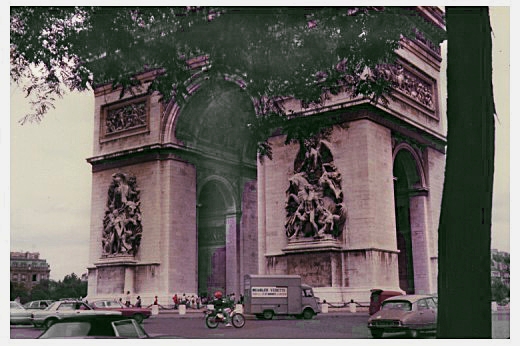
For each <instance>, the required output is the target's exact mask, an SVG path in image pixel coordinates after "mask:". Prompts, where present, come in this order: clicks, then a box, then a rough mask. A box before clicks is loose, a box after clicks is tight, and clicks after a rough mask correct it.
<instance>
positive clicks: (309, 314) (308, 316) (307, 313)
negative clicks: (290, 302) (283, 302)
mask: <svg viewBox="0 0 520 346" xmlns="http://www.w3.org/2000/svg"><path fill="white" fill-rule="evenodd" d="M313 317H314V311H312V310H311V309H308V308H307V309H305V310H303V318H304V319H305V320H310V319H311V318H313Z"/></svg>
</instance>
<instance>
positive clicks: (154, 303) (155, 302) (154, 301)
mask: <svg viewBox="0 0 520 346" xmlns="http://www.w3.org/2000/svg"><path fill="white" fill-rule="evenodd" d="M153 305H159V301H158V299H157V296H155V299H154V300H153Z"/></svg>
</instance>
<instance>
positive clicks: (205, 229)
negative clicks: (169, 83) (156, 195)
mask: <svg viewBox="0 0 520 346" xmlns="http://www.w3.org/2000/svg"><path fill="white" fill-rule="evenodd" d="M176 112H177V113H176V114H173V116H174V117H175V120H172V121H171V122H170V123H171V124H175V130H174V133H175V137H174V138H172V142H175V141H180V142H181V143H182V145H183V147H184V148H185V152H184V154H183V155H184V157H185V158H186V160H187V161H189V162H190V163H192V164H194V166H195V167H196V171H197V182H196V185H197V191H198V192H197V243H198V246H197V253H196V254H194V255H195V256H196V258H197V263H198V264H197V268H198V278H197V280H198V283H197V287H198V293H199V294H200V295H204V294H212V293H213V292H214V291H215V290H217V289H218V290H222V291H223V292H226V293H233V292H239V290H240V281H241V276H242V274H243V273H242V272H241V270H243V267H244V264H243V256H242V254H241V253H240V252H239V250H240V244H241V243H243V242H244V240H243V239H242V238H241V233H240V232H241V222H242V220H241V217H242V215H243V214H244V212H242V210H241V208H242V205H241V204H242V199H243V198H244V196H243V194H244V193H245V192H244V190H245V184H246V183H247V182H250V181H254V180H255V179H256V143H254V142H253V141H252V140H251V134H250V133H249V130H248V128H247V125H248V124H249V123H251V121H252V119H254V117H255V112H254V106H253V103H252V100H251V98H250V97H249V95H248V94H247V93H246V92H244V90H242V89H241V88H240V87H239V86H237V85H236V84H235V83H233V82H229V81H226V80H224V79H215V80H206V81H204V82H202V84H201V85H198V86H197V89H196V91H195V92H194V93H193V94H192V95H191V96H190V97H189V99H188V100H187V102H186V104H184V106H183V107H182V108H181V109H177V111H176ZM248 212H249V211H246V212H245V213H248ZM248 231H249V230H248ZM252 231H255V232H256V229H254V230H252ZM255 246H256V245H255Z"/></svg>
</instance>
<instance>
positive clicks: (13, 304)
mask: <svg viewBox="0 0 520 346" xmlns="http://www.w3.org/2000/svg"><path fill="white" fill-rule="evenodd" d="M22 308H23V307H22V306H21V305H20V304H18V303H17V302H11V309H22Z"/></svg>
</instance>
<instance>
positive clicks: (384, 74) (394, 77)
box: [373, 64, 434, 110]
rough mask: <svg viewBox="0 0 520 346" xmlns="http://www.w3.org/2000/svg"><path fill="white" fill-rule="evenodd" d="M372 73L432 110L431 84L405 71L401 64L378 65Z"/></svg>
mask: <svg viewBox="0 0 520 346" xmlns="http://www.w3.org/2000/svg"><path fill="white" fill-rule="evenodd" d="M373 73H374V77H375V78H384V79H385V80H387V81H390V82H391V83H392V87H393V88H394V89H396V90H399V91H401V92H402V93H404V94H406V95H407V96H408V97H410V98H411V99H413V100H415V101H417V102H419V103H421V104H422V105H424V106H426V107H428V108H429V109H432V110H433V107H434V104H433V86H432V84H431V83H429V82H427V81H425V80H423V79H421V78H419V77H417V76H416V75H414V74H412V73H411V72H410V71H407V70H406V69H404V68H403V66H402V65H401V64H396V65H391V64H383V65H379V66H378V67H377V68H376V69H375V70H374V71H373Z"/></svg>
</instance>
